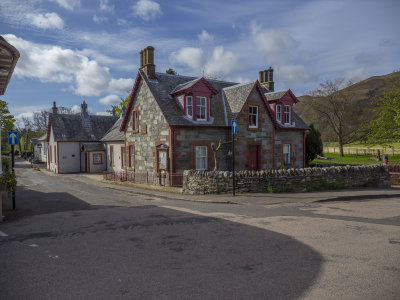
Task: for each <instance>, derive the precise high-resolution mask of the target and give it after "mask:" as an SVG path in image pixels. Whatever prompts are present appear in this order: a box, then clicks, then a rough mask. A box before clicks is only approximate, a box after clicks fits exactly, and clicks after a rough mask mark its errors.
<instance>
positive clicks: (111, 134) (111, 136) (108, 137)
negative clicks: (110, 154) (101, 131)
mask: <svg viewBox="0 0 400 300" xmlns="http://www.w3.org/2000/svg"><path fill="white" fill-rule="evenodd" d="M121 124H122V118H119V119H118V120H117V122H115V123H114V125H113V126H112V127H111V128H110V129H109V130H108V131H107V133H106V134H105V135H104V137H103V138H102V139H101V141H102V142H116V141H124V138H125V134H124V132H123V131H120V130H119V129H120V127H121Z"/></svg>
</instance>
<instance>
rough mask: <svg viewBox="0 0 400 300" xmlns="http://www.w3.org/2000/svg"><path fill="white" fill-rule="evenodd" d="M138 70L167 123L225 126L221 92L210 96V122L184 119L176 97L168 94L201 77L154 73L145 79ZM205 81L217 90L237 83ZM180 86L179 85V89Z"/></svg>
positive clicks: (142, 73)
mask: <svg viewBox="0 0 400 300" xmlns="http://www.w3.org/2000/svg"><path fill="white" fill-rule="evenodd" d="M139 72H140V75H141V76H142V78H145V80H146V82H147V84H148V86H149V88H150V91H151V92H152V94H153V95H154V97H155V99H156V101H157V103H158V105H159V106H160V108H161V111H162V112H163V114H164V117H165V119H166V120H167V122H168V124H169V125H183V126H185V125H186V126H193V125H196V126H209V125H214V126H226V125H227V120H226V117H225V108H224V102H223V99H222V96H221V93H218V94H217V95H214V96H212V97H211V111H212V117H213V118H214V120H213V122H212V124H210V123H208V122H193V121H191V120H188V119H186V118H185V117H184V115H183V113H182V109H181V108H180V106H179V104H178V102H177V99H175V98H174V97H172V96H171V95H170V93H171V92H172V91H174V90H175V91H176V87H177V86H179V85H182V87H185V89H186V88H188V87H187V86H186V85H191V84H195V83H196V82H197V79H198V80H200V79H201V78H194V77H187V76H181V75H170V74H164V73H156V75H155V79H147V76H146V75H145V74H144V72H143V71H142V70H140V71H139ZM193 81H195V82H193ZM207 81H208V83H209V84H210V85H211V86H212V87H213V88H214V89H215V90H216V91H218V92H219V91H220V90H221V89H223V88H225V87H228V86H232V85H235V84H237V83H233V82H225V81H217V80H209V79H207ZM182 87H180V88H179V89H181V88H182Z"/></svg>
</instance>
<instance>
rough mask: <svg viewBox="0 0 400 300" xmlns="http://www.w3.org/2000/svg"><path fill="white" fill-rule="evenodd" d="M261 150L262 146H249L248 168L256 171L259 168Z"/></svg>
mask: <svg viewBox="0 0 400 300" xmlns="http://www.w3.org/2000/svg"><path fill="white" fill-rule="evenodd" d="M259 151H260V146H255V145H251V146H249V151H248V159H247V161H248V163H247V165H248V167H247V170H254V171H257V170H259V159H258V155H259Z"/></svg>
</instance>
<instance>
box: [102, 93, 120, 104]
mask: <svg viewBox="0 0 400 300" xmlns="http://www.w3.org/2000/svg"><path fill="white" fill-rule="evenodd" d="M99 102H100V103H101V104H108V105H112V104H118V103H120V102H121V98H120V97H118V96H117V95H108V96H105V97H103V98H101V99H99Z"/></svg>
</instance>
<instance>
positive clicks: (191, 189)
mask: <svg viewBox="0 0 400 300" xmlns="http://www.w3.org/2000/svg"><path fill="white" fill-rule="evenodd" d="M390 186H391V182H390V175H389V172H388V170H387V167H385V166H383V165H369V166H343V167H330V168H305V169H281V170H262V171H239V172H237V173H236V192H237V193H249V192H250V193H266V192H270V193H272V192H305V191H315V190H330V189H345V188H359V187H382V188H383V187H390ZM231 191H232V172H229V171H225V172H224V171H216V172H206V171H195V170H186V171H185V172H184V173H183V189H182V192H183V193H186V194H217V193H229V192H231Z"/></svg>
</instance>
